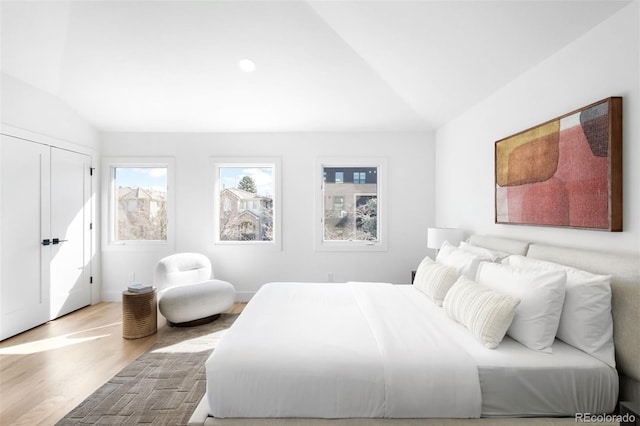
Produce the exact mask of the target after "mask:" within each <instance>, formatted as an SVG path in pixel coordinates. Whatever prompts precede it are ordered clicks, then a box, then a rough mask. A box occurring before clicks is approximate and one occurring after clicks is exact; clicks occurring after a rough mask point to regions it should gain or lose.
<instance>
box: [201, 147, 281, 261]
mask: <svg viewBox="0 0 640 426" xmlns="http://www.w3.org/2000/svg"><path fill="white" fill-rule="evenodd" d="M210 163H211V167H210V169H211V175H212V176H211V180H210V181H212V182H213V191H212V192H211V197H212V199H213V200H212V202H211V204H212V206H213V208H212V214H211V216H210V217H212V219H213V226H212V229H213V235H212V241H213V244H214V245H240V246H263V247H270V248H273V249H276V250H281V249H282V200H281V178H280V170H281V159H280V157H211V158H210ZM224 167H234V168H238V167H250V168H251V167H257V168H265V167H272V168H273V211H272V214H273V239H272V240H271V241H262V240H221V239H220V211H221V209H220V204H221V203H220V201H221V200H220V191H221V189H222V185H221V183H220V168H224Z"/></svg>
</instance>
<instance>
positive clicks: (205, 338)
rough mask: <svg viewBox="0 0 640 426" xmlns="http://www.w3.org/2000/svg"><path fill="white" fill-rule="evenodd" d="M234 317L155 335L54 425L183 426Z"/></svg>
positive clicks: (197, 401) (200, 396)
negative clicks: (206, 365)
mask: <svg viewBox="0 0 640 426" xmlns="http://www.w3.org/2000/svg"><path fill="white" fill-rule="evenodd" d="M237 316H238V315H236V314H234V315H232V314H222V315H221V317H220V318H218V319H217V320H216V321H214V322H212V323H209V324H205V325H201V326H196V327H188V328H187V327H184V328H183V327H168V326H163V327H161V328H160V329H159V330H158V341H157V342H156V344H155V345H154V346H153V347H152V348H151V349H149V351H147V352H145V353H144V354H142V355H140V357H138V359H136V360H135V361H133V362H132V363H131V364H129V365H128V366H126V367H125V368H124V369H122V371H120V372H119V373H118V374H116V375H115V376H114V377H113V378H112V379H111V380H109V381H108V382H107V383H105V384H104V385H103V386H102V387H100V388H99V389H98V390H97V391H95V392H94V393H93V394H92V395H91V396H89V397H88V398H87V399H85V400H84V401H83V402H82V403H81V404H80V405H78V406H77V407H76V408H74V409H73V410H72V411H71V412H70V413H68V414H67V415H66V416H65V417H64V418H63V419H62V420H60V421H59V422H58V423H57V425H60V426H67V425H134V424H150V425H171V426H176V425H186V424H187V423H188V421H189V418H190V417H191V414H192V413H193V411H194V410H195V408H196V406H197V405H198V403H199V402H200V399H202V396H203V395H204V392H205V384H206V379H205V369H204V362H205V361H206V360H207V358H208V357H209V354H211V352H212V351H213V350H214V349H215V346H216V344H217V343H218V342H219V341H220V339H221V338H222V336H223V335H224V333H225V331H226V330H227V329H228V328H229V327H230V326H231V324H233V321H235V319H236V318H237Z"/></svg>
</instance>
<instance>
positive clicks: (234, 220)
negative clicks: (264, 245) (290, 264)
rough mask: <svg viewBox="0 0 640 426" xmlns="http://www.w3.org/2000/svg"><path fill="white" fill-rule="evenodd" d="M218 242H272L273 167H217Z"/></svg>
mask: <svg viewBox="0 0 640 426" xmlns="http://www.w3.org/2000/svg"><path fill="white" fill-rule="evenodd" d="M217 170H218V176H217V179H218V188H219V190H220V192H219V194H218V196H219V197H220V198H219V203H218V205H219V211H218V218H217V219H218V221H219V223H218V233H219V234H218V240H219V241H273V239H274V221H273V219H274V204H273V202H274V167H273V166H267V165H260V166H243V165H237V166H236V165H233V166H219V167H218V168H217Z"/></svg>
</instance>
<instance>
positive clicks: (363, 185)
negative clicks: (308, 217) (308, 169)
mask: <svg viewBox="0 0 640 426" xmlns="http://www.w3.org/2000/svg"><path fill="white" fill-rule="evenodd" d="M385 165H386V161H385V160H384V159H353V160H345V159H321V160H319V162H318V171H317V176H318V179H319V180H320V184H319V185H318V186H319V188H320V190H319V193H318V196H317V197H316V198H317V204H318V208H317V211H318V213H319V215H320V218H319V220H318V222H317V223H319V227H318V232H317V233H316V234H317V235H316V248H317V249H319V250H338V251H340V250H346V251H353V250H367V251H368V250H386V240H385V239H384V237H385V235H384V231H385V222H384V220H385V215H384V212H383V209H384V203H383V199H382V196H383V193H384V188H383V187H384V180H383V179H382V177H383V176H384V174H383V172H384V168H385Z"/></svg>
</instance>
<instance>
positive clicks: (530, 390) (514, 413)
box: [190, 236, 640, 425]
mask: <svg viewBox="0 0 640 426" xmlns="http://www.w3.org/2000/svg"><path fill="white" fill-rule="evenodd" d="M469 243H470V244H471V245H474V246H477V247H484V248H487V249H491V250H499V251H502V252H506V253H508V254H519V255H526V257H528V258H532V259H540V260H546V261H553V262H556V263H561V264H564V265H569V266H573V267H575V268H581V269H584V270H588V271H591V272H593V273H598V274H610V275H612V278H611V289H612V311H613V321H614V322H613V333H614V338H615V342H616V360H615V364H614V365H609V364H611V363H609V364H607V363H606V362H603V361H602V360H601V359H597V358H596V357H593V356H591V355H588V354H587V353H585V352H584V351H581V350H578V349H576V348H575V347H573V346H571V345H569V344H567V343H565V342H563V341H561V340H559V339H555V340H554V341H553V344H552V346H551V347H550V348H549V349H548V351H549V352H544V351H536V350H531V349H530V348H527V347H525V346H523V345H522V344H521V343H520V342H518V341H517V340H515V339H512V338H511V337H509V336H505V337H504V339H503V340H502V341H501V342H500V344H499V347H498V348H497V349H488V348H486V347H485V346H483V345H481V344H479V342H478V340H477V339H476V337H475V336H473V335H472V334H470V333H469V332H468V330H467V329H466V328H465V327H464V326H463V325H461V324H460V323H458V322H455V321H452V320H451V319H450V318H449V317H448V316H447V315H446V314H445V313H444V310H443V309H442V308H441V307H439V306H437V305H436V304H434V303H433V302H432V301H431V300H429V298H427V297H425V296H424V294H423V293H422V292H420V291H418V290H417V289H416V288H414V286H408V285H392V284H384V283H342V284H327V283H323V284H312V283H304V284H303V283H270V284H267V285H265V286H263V288H262V289H261V290H260V291H259V292H258V293H257V294H256V296H255V297H254V299H253V300H252V301H251V303H249V304H248V306H247V307H246V308H245V310H244V312H243V313H242V315H241V316H240V317H239V318H238V320H237V321H236V323H235V324H234V325H233V327H232V328H231V329H230V330H229V332H228V333H227V335H226V336H225V338H224V339H223V341H222V342H221V343H220V345H219V346H218V347H217V348H216V350H215V351H214V353H213V354H212V356H211V357H210V359H209V360H208V361H207V364H206V367H207V393H206V395H205V397H204V398H203V400H202V401H201V403H200V405H199V407H198V409H197V410H196V412H195V413H194V415H193V416H192V419H191V422H190V424H206V425H232V424H246V425H254V424H255V425H270V424H287V423H291V424H305V425H306V424H308V425H315V424H325V423H327V422H330V423H331V424H332V425H342V424H345V425H350V424H354V425H356V424H378V423H380V424H394V425H395V424H399V425H402V424H407V425H409V424H411V425H413V424H416V425H419V424H420V425H422V424H425V425H428V424H467V423H469V422H475V423H482V424H513V423H514V421H515V420H514V418H516V417H517V418H518V419H517V421H518V422H523V423H527V422H534V423H536V424H541V423H542V424H555V423H568V422H575V419H574V418H572V417H567V416H572V415H573V414H574V413H611V412H613V411H614V410H615V408H616V403H617V401H618V400H637V398H638V396H639V391H638V379H639V378H640V365H639V364H640V361H639V357H638V353H639V352H638V347H639V345H640V343H639V342H638V338H639V336H638V328H637V325H638V323H639V322H640V318H639V315H640V314H639V313H638V306H639V304H640V296H639V295H640V284H639V280H640V278H639V275H640V271H639V268H640V267H639V264H638V259H637V257H634V256H619V255H608V254H602V253H592V252H586V251H580V250H575V249H566V248H559V247H552V246H545V245H540V244H529V243H526V242H521V241H515V240H508V239H503V238H496V237H485V236H473V237H471V238H470V240H469ZM292 318H295V320H293V321H292ZM443 354H446V355H443ZM614 367H615V368H614ZM267 390H268V391H267ZM445 418H446V419H445ZM612 424H616V423H612Z"/></svg>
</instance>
